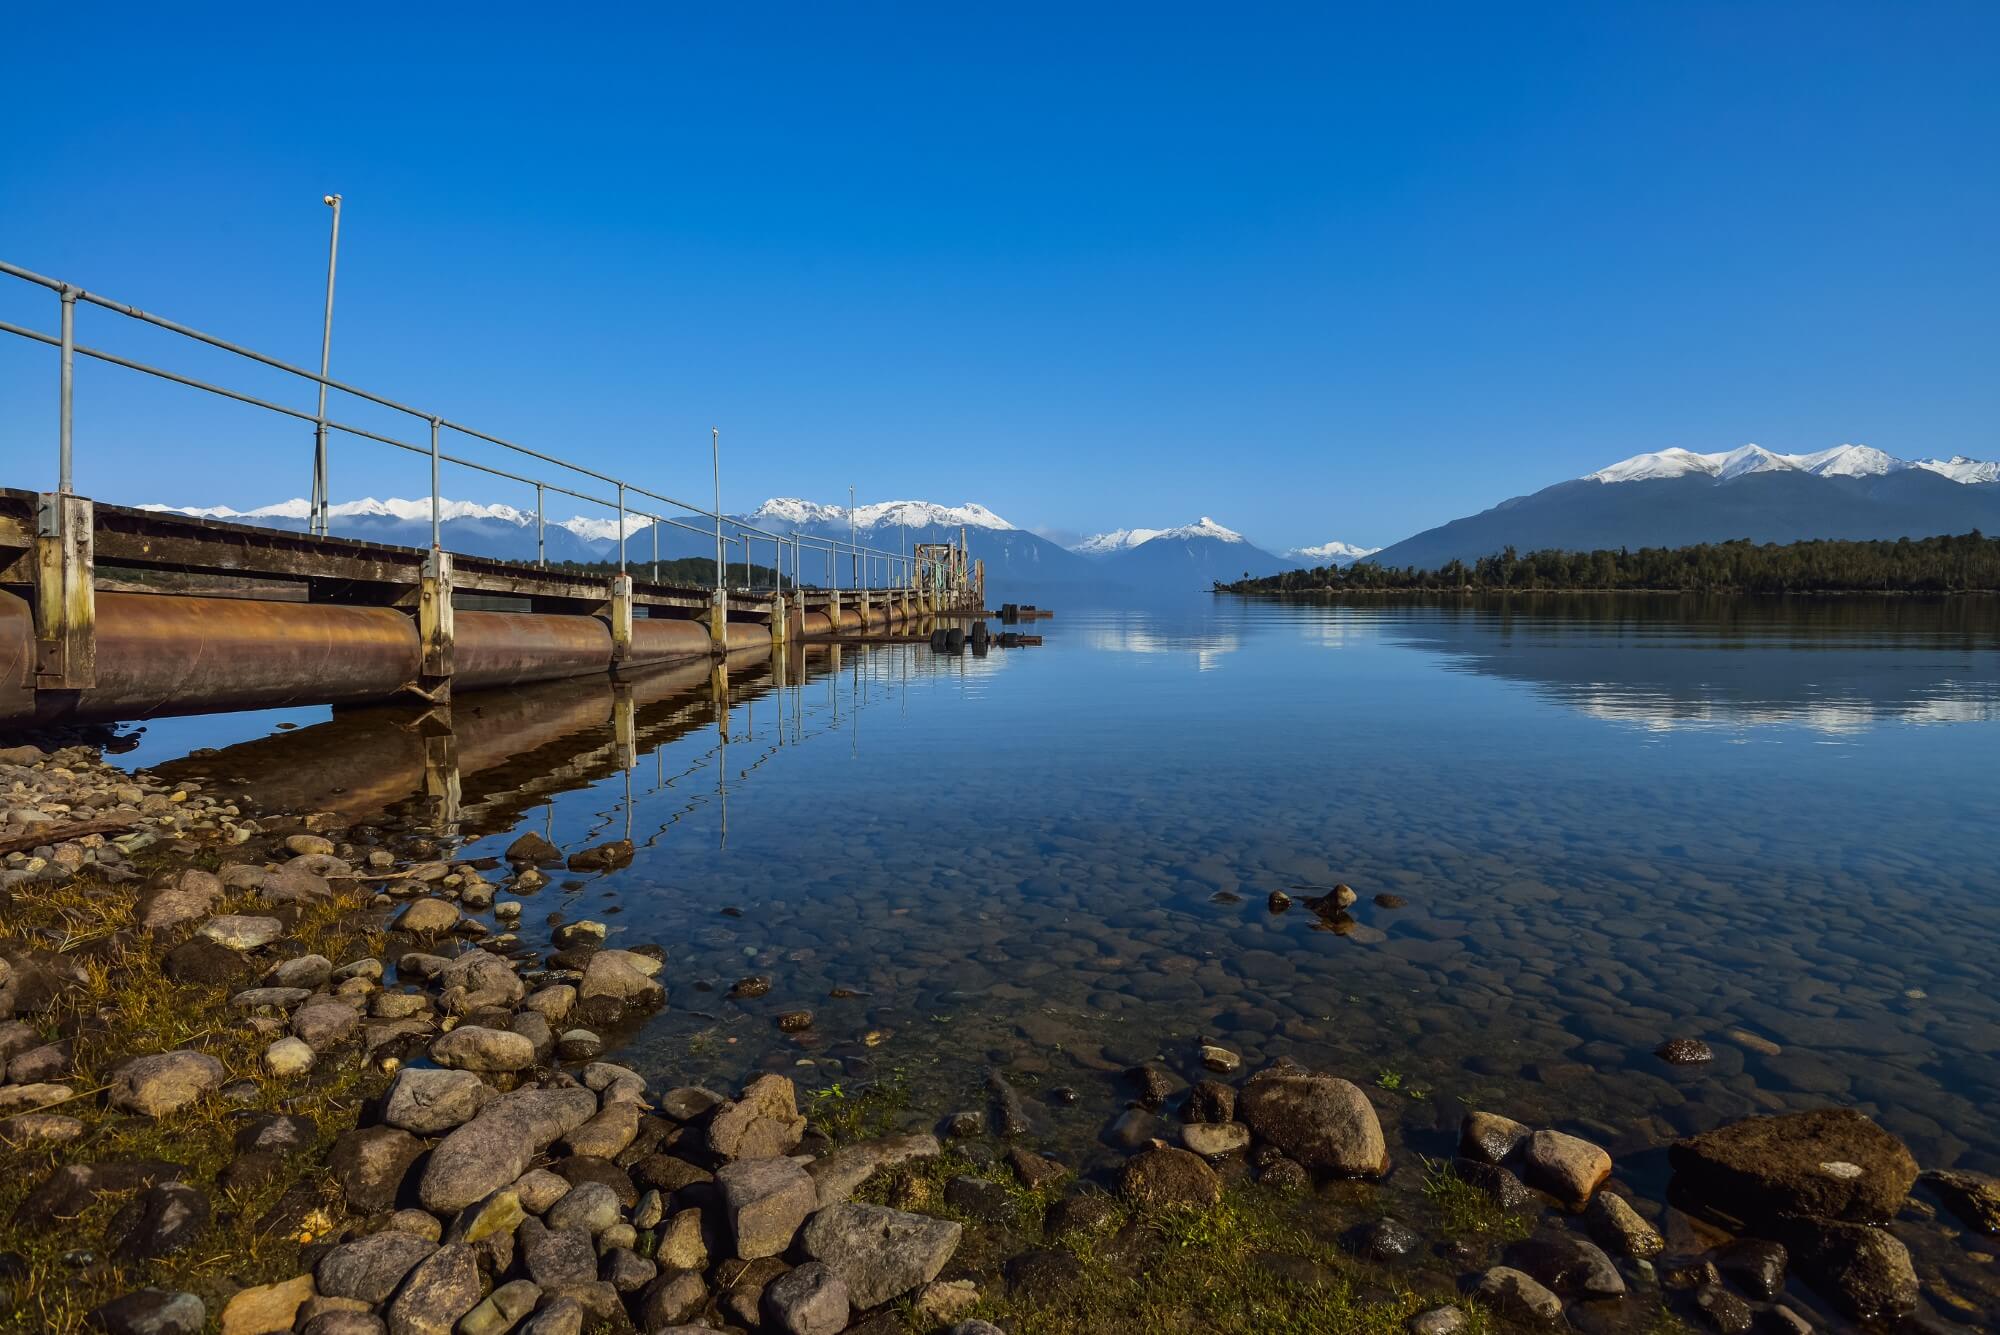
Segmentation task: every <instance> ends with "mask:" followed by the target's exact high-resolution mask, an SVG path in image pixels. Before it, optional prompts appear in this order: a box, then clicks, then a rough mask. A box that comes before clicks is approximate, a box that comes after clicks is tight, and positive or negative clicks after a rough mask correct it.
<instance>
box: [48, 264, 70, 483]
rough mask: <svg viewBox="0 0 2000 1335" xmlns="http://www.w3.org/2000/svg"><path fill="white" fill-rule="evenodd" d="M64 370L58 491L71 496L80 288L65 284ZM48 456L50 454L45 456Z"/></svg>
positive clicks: (58, 435) (58, 418)
mask: <svg viewBox="0 0 2000 1335" xmlns="http://www.w3.org/2000/svg"><path fill="white" fill-rule="evenodd" d="M61 296H62V370H61V372H60V377H61V390H60V398H59V407H58V409H57V413H56V453H57V461H56V491H57V492H58V493H60V494H61V495H64V496H68V495H70V494H71V493H72V492H74V491H75V490H76V485H75V479H74V478H73V477H72V476H71V474H70V448H69V442H70V425H71V421H72V417H73V414H72V412H71V405H72V403H73V402H74V400H75V398H76V289H75V288H73V287H71V286H70V285H69V284H68V283H64V284H63V285H62V292H61ZM45 457H46V456H45Z"/></svg>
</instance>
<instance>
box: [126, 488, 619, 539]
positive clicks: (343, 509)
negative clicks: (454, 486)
mask: <svg viewBox="0 0 2000 1335" xmlns="http://www.w3.org/2000/svg"><path fill="white" fill-rule="evenodd" d="M138 508H139V509H141V510H159V511H164V512H166V513H169V514H179V515H193V516H195V517H196V518H198V519H242V520H249V521H251V522H255V521H257V520H260V519H294V520H297V521H299V522H300V523H304V522H305V519H306V515H307V512H308V511H309V510H310V509H311V506H310V503H309V502H307V501H306V500H305V499H304V498H303V497H294V498H293V499H291V500H289V501H278V502H276V503H275V504H272V505H260V506H258V507H257V508H256V509H254V510H235V509H231V508H230V507H229V506H227V505H159V504H152V505H142V506H140V507H138ZM328 514H329V516H330V517H331V518H333V519H336V520H339V519H388V520H395V521H398V522H401V523H410V524H415V523H423V524H428V523H430V521H431V501H430V497H428V496H420V497H416V498H414V499H411V500H404V499H403V498H401V497H397V496H392V497H390V498H389V499H388V500H386V501H378V500H376V499H375V498H374V497H373V496H368V497H364V498H363V499H361V500H358V501H339V502H336V503H335V504H334V505H333V506H331V507H330V508H329V509H328ZM438 519H439V521H440V522H442V523H450V522H451V521H453V520H455V519H486V520H493V521H496V522H498V523H503V524H512V525H514V526H516V527H517V528H533V527H534V525H535V512H534V511H532V510H522V509H519V508H518V507H516V506H512V505H486V504H483V503H481V502H479V501H454V500H450V499H443V498H441V499H440V500H439V502H438ZM544 522H545V523H546V524H547V526H548V527H549V528H559V529H564V530H566V531H568V532H570V533H574V534H575V535H576V536H577V537H579V538H582V539H584V540H585V541H586V542H615V541H617V539H618V520H617V518H616V517H615V516H612V515H605V516H602V517H591V516H586V515H576V516H573V517H571V518H569V519H553V518H549V519H546V520H545V521H544ZM652 523H653V521H652V520H650V519H648V518H646V517H645V516H643V515H629V514H628V515H626V516H625V533H626V535H627V536H628V537H629V536H630V535H632V534H634V533H643V532H644V531H645V530H646V529H648V528H650V527H651V526H652Z"/></svg>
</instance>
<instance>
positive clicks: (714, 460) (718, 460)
mask: <svg viewBox="0 0 2000 1335" xmlns="http://www.w3.org/2000/svg"><path fill="white" fill-rule="evenodd" d="M708 451H709V463H710V466H711V467H712V468H713V469H714V470H715V608H716V613H715V614H716V615H717V616H722V615H723V611H722V609H723V608H725V607H727V606H728V605H729V604H728V602H727V601H726V598H727V595H726V594H724V593H723V589H724V588H725V587H727V581H726V577H725V573H724V571H723V568H722V428H721V427H719V426H712V427H710V428H709V429H708Z"/></svg>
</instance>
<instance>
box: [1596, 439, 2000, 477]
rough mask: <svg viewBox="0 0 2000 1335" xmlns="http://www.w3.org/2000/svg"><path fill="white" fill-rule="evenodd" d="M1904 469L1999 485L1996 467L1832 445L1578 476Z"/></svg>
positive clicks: (1674, 456) (1621, 466) (1656, 460)
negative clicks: (1806, 450) (1814, 449)
mask: <svg viewBox="0 0 2000 1335" xmlns="http://www.w3.org/2000/svg"><path fill="white" fill-rule="evenodd" d="M1906 468H1923V469H1928V470H1929V471H1931V472H1933V473H1936V474H1938V475H1940V476H1942V477H1947V478H1950V479H1951V480H1952V481H1954V482H1964V483H1980V482H1994V481H2000V464H1994V463H1985V462H1982V461H1980V460H1977V459H1968V458H1966V457H1965V456H1964V455H1958V456H1956V457H1954V458H1952V459H1949V460H1938V459H1920V460H1915V461H1912V460H1908V459H1898V458H1896V457H1895V456H1894V455H1891V454H1885V453H1883V452H1882V451H1881V450H1878V449H1874V448H1872V447H1870V446H1867V445H1836V446H1835V447H1834V448H1832V449H1830V450H1819V451H1817V452H1815V453H1812V454H1777V453H1774V452H1773V451H1771V450H1767V449H1765V448H1764V447H1763V446H1761V445H1745V446H1742V447H1741V448H1740V449H1734V450H1728V451H1726V452H1723V453H1718V454H1697V453H1695V452H1694V451H1693V450H1683V449H1678V448H1676V449H1667V450H1655V451H1653V452H1652V453H1650V454H1635V455H1633V456H1632V457H1631V458H1629V459H1621V460H1620V461H1619V462H1617V463H1615V464H1612V465H1611V466H1610V467H1609V468H1600V469H1598V470H1597V471H1596V472H1595V473H1587V474H1585V475H1584V479H1583V480H1584V481H1586V482H1646V481H1651V480H1653V479H1655V478H1667V477H1687V476H1689V475H1691V474H1699V475H1702V476H1706V477H1712V478H1714V479H1716V480H1717V481H1718V482H1720V481H1726V480H1727V479H1729V478H1734V477H1742V476H1743V475H1744V474H1746V473H1773V472H1786V471H1792V470H1796V471H1798V472H1801V473H1811V474H1813V475H1814V476H1815V477H1879V476H1881V475H1882V474H1884V473H1899V472H1902V471H1903V470H1904V469H1906Z"/></svg>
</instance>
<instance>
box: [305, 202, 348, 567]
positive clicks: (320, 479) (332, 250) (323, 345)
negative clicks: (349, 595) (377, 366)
mask: <svg viewBox="0 0 2000 1335" xmlns="http://www.w3.org/2000/svg"><path fill="white" fill-rule="evenodd" d="M320 202H321V203H323V204H325V205H326V206H327V207H328V208H330V209H332V210H333V234H332V236H331V237H330V238H329V239H328V241H327V244H326V321H325V323H324V324H322V325H321V326H320V333H319V412H318V414H317V417H318V421H317V423H316V424H315V426H314V428H313V485H312V494H313V503H312V508H313V512H314V513H313V515H312V522H310V523H308V524H307V526H306V527H307V528H308V529H310V530H312V531H315V532H317V533H318V534H319V536H320V537H322V538H323V537H325V536H326V529H327V507H328V506H329V505H330V504H331V502H332V498H331V497H330V496H328V495H327V475H326V369H327V362H328V358H329V357H330V356H331V354H332V352H333V271H334V266H335V265H336V264H338V263H339V261H340V196H339V195H323V196H321V197H320Z"/></svg>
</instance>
